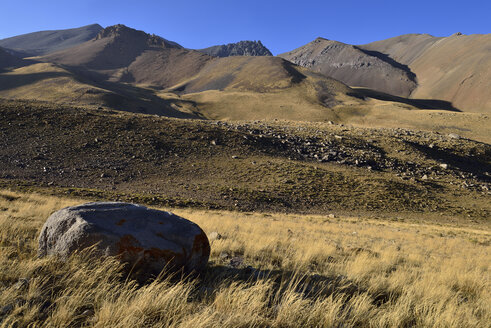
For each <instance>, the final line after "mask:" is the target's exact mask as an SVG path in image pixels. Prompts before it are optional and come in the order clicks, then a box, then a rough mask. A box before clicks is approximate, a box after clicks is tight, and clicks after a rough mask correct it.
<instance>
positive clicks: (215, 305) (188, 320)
mask: <svg viewBox="0 0 491 328" xmlns="http://www.w3.org/2000/svg"><path fill="white" fill-rule="evenodd" d="M81 202H83V201H82V200H75V199H65V198H55V197H48V196H41V195H35V194H30V195H28V194H18V193H13V192H10V191H0V306H1V308H0V326H1V327H27V326H30V327H89V326H90V327H92V326H93V327H488V326H489V322H491V309H490V304H491V295H490V290H491V289H490V282H489V278H490V277H489V270H490V263H491V261H490V255H489V250H490V241H491V234H490V232H489V231H487V230H479V229H476V228H475V227H474V228H471V227H466V226H450V225H431V224H428V225H423V224H414V223H405V222H398V221H381V220H368V219H362V218H347V217H346V218H330V217H327V216H296V215H284V214H282V215H277V214H264V213H234V212H223V211H221V212H218V211H202V210H188V209H177V210H174V212H175V213H177V214H180V215H182V216H184V217H186V218H189V219H191V220H192V221H195V222H196V223H198V224H199V225H200V226H202V227H203V229H204V230H205V231H206V232H207V233H208V234H209V233H210V232H212V231H217V232H219V233H220V234H221V235H222V238H221V239H216V240H213V241H212V254H211V259H210V261H211V262H210V266H209V268H208V269H207V271H206V273H205V274H204V275H203V276H202V277H200V278H199V279H177V278H175V277H174V278H160V279H157V280H155V281H154V282H152V283H150V284H147V285H143V286H141V285H138V284H137V283H136V282H134V281H131V280H129V279H126V277H125V276H124V274H123V273H122V272H123V271H122V270H121V267H120V266H119V265H118V264H117V262H115V261H114V260H112V259H98V260H94V259H93V258H90V257H89V256H88V254H87V252H82V253H81V254H77V255H75V256H73V257H72V258H71V259H70V260H69V261H67V262H66V263H62V262H59V261H57V260H56V259H54V258H44V259H37V258H36V248H37V234H38V232H39V230H40V228H41V226H42V224H43V223H44V220H45V219H46V218H47V217H48V216H49V215H50V214H51V213H52V212H53V211H55V210H58V209H60V208H62V207H64V206H68V205H74V204H77V203H81ZM241 260H243V263H239V262H240V261H241ZM231 261H232V262H235V263H238V265H236V266H231V265H230V263H231Z"/></svg>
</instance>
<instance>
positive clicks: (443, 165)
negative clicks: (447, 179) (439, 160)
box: [440, 164, 448, 169]
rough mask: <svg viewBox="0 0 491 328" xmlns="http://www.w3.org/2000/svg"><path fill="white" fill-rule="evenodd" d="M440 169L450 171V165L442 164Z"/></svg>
mask: <svg viewBox="0 0 491 328" xmlns="http://www.w3.org/2000/svg"><path fill="white" fill-rule="evenodd" d="M440 167H441V168H442V169H448V164H440Z"/></svg>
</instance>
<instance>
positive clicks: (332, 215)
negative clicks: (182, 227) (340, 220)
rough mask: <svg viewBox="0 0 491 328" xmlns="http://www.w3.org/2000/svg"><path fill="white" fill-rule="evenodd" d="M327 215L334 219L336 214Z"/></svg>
mask: <svg viewBox="0 0 491 328" xmlns="http://www.w3.org/2000/svg"><path fill="white" fill-rule="evenodd" d="M328 216H329V218H330V219H335V218H336V215H334V214H329V215H328Z"/></svg>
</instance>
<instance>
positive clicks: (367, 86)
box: [0, 24, 491, 133]
mask: <svg viewBox="0 0 491 328" xmlns="http://www.w3.org/2000/svg"><path fill="white" fill-rule="evenodd" d="M490 47H491V35H489V34H488V35H468V36H467V35H462V34H459V33H457V34H455V35H452V36H450V37H443V38H442V37H433V36H431V35H427V34H409V35H402V36H399V37H395V38H391V39H387V40H382V41H377V42H373V43H370V44H366V45H350V44H345V43H341V42H338V41H332V40H327V39H324V38H317V39H315V40H314V41H312V42H310V43H308V44H306V45H304V46H301V47H299V48H297V49H294V50H292V51H289V52H286V53H283V54H280V55H278V56H272V54H271V52H270V51H269V50H268V49H267V48H266V47H265V46H264V45H263V44H262V43H261V42H260V41H241V42H238V43H235V44H228V45H221V46H212V47H209V48H205V49H199V50H193V49H187V48H185V47H183V46H181V45H180V44H178V43H176V42H174V41H169V40H167V39H165V38H162V37H160V36H157V35H154V34H148V33H146V32H144V31H138V30H135V29H132V28H129V27H126V26H124V25H114V26H109V27H106V28H102V27H101V26H100V25H98V24H93V25H88V26H84V27H80V28H75V29H69V30H58V31H42V32H34V33H29V34H24V35H20V36H15V37H11V38H7V39H3V40H0V97H4V98H11V99H19V98H22V99H35V100H44V101H49V102H57V103H64V104H70V105H81V106H88V107H93V108H100V107H102V108H111V109H117V110H124V111H131V112H137V113H146V114H158V115H163V116H170V117H183V118H208V119H236V120H249V119H254V120H255V119H278V118H280V119H288V120H300V121H336V122H342V123H349V124H358V125H371V126H372V125H376V126H406V127H409V128H414V127H416V128H427V127H429V128H430V129H443V130H445V129H447V127H451V126H452V124H454V125H455V123H451V122H449V121H448V120H446V121H443V122H442V121H441V120H440V119H439V118H438V117H436V116H435V115H433V114H432V113H431V111H435V110H437V111H439V110H443V111H445V112H449V111H450V112H452V113H458V112H464V113H461V114H462V115H460V116H459V119H458V120H457V121H459V122H460V123H458V124H457V125H455V126H457V127H458V129H467V128H463V126H469V125H473V124H477V125H479V124H483V123H482V122H483V121H482V117H481V116H476V115H470V114H471V113H472V112H474V113H483V114H487V113H490V112H491V94H490V93H489V90H491V85H490V83H491V54H490V53H491V52H490ZM2 48H3V49H2ZM467 113H469V114H467ZM452 115H453V114H452ZM476 122H480V123H476ZM464 133H465V130H464Z"/></svg>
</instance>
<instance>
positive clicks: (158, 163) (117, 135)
mask: <svg viewBox="0 0 491 328" xmlns="http://www.w3.org/2000/svg"><path fill="white" fill-rule="evenodd" d="M0 114H1V116H2V117H3V118H4V119H3V120H2V121H1V122H0V143H1V144H0V183H1V185H2V186H3V187H5V188H13V189H16V190H24V191H39V192H46V193H53V194H63V195H72V196H84V197H91V198H97V199H105V200H125V201H132V202H137V203H145V204H150V205H165V206H192V207H197V208H209V209H237V210H241V211H274V212H295V213H319V214H322V213H326V211H330V212H334V213H340V214H341V213H359V214H366V215H369V216H377V217H378V216H387V217H394V216H397V217H406V218H416V219H418V220H419V219H422V218H428V219H431V220H443V221H446V220H457V221H459V220H463V221H466V222H468V221H469V222H475V223H476V224H483V223H486V222H487V219H489V216H490V211H491V208H490V202H489V199H490V194H489V193H490V192H489V188H490V172H491V166H490V153H491V148H490V146H489V145H488V144H485V143H480V142H476V141H472V140H469V139H465V138H462V137H460V136H458V135H455V134H448V135H446V134H440V133H431V132H422V131H413V130H405V129H367V128H354V127H349V126H344V125H336V124H329V123H325V124H324V123H291V122H286V121H285V122H282V121H274V120H273V121H265V122H258V121H252V122H235V123H230V122H220V121H203V120H180V119H170V118H164V117H158V116H153V115H135V114H130V113H122V112H115V111H108V110H89V109H84V108H74V107H66V106H63V105H54V104H49V103H41V102H25V101H1V103H0Z"/></svg>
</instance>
